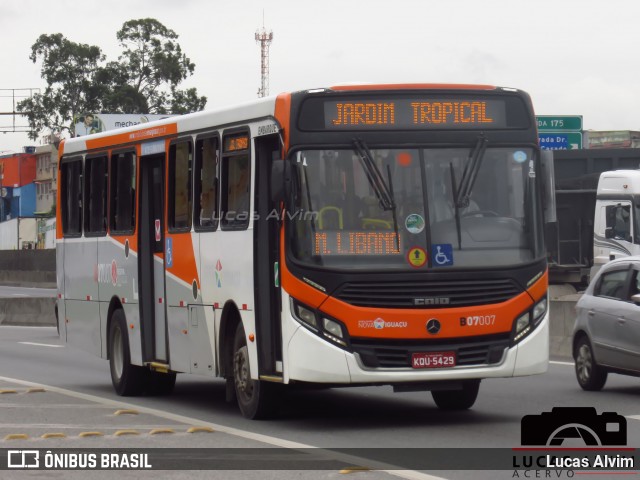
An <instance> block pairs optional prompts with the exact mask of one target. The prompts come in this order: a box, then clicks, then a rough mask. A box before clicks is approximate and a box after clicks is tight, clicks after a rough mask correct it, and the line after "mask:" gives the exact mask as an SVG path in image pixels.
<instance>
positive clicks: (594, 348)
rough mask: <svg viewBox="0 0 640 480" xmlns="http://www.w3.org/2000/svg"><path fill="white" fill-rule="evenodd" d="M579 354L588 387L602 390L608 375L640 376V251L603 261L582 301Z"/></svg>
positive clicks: (576, 339)
mask: <svg viewBox="0 0 640 480" xmlns="http://www.w3.org/2000/svg"><path fill="white" fill-rule="evenodd" d="M576 311H577V315H578V316H577V318H576V323H575V326H574V328H573V358H574V359H575V367H576V377H577V378H578V383H579V384H580V386H581V387H582V388H583V389H584V390H601V389H602V387H604V384H605V382H606V381H607V374H608V373H609V372H612V373H621V374H624V375H639V376H640V256H633V257H624V258H620V259H618V260H613V261H611V262H609V263H607V264H606V265H605V266H603V267H602V268H601V269H600V271H599V272H598V274H597V275H596V276H595V277H594V278H593V279H592V281H591V283H590V284H589V287H588V288H587V290H586V291H585V292H584V295H582V297H581V298H580V300H579V301H578V304H577V305H576Z"/></svg>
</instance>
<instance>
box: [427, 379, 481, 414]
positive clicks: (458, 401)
mask: <svg viewBox="0 0 640 480" xmlns="http://www.w3.org/2000/svg"><path fill="white" fill-rule="evenodd" d="M479 390H480V380H467V381H465V382H464V383H463V384H462V389H461V390H434V391H432V392H431V396H432V397H433V401H434V402H436V405H437V406H438V408H440V409H441V410H467V409H469V408H471V407H472V406H473V404H474V403H476V398H478V391H479Z"/></svg>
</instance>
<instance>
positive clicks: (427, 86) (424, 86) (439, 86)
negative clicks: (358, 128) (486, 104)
mask: <svg viewBox="0 0 640 480" xmlns="http://www.w3.org/2000/svg"><path fill="white" fill-rule="evenodd" d="M496 88H497V87H495V86H493V85H471V84H446V83H407V84H397V85H394V84H388V85H336V86H334V87H331V90H338V91H350V90H362V91H366V90H404V89H406V90H412V89H413V90H445V89H446V90H496Z"/></svg>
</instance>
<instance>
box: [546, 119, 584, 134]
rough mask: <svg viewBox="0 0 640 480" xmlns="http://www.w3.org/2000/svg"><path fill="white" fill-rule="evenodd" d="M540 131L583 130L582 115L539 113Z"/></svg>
mask: <svg viewBox="0 0 640 480" xmlns="http://www.w3.org/2000/svg"><path fill="white" fill-rule="evenodd" d="M536 120H537V121H538V131H541V132H557V131H562V132H567V131H569V132H579V131H581V130H582V115H538V116H536Z"/></svg>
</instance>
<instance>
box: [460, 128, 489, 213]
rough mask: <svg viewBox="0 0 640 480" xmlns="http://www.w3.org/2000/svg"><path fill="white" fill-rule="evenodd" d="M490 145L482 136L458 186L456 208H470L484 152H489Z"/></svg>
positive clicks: (482, 135) (472, 152)
mask: <svg viewBox="0 0 640 480" xmlns="http://www.w3.org/2000/svg"><path fill="white" fill-rule="evenodd" d="M488 143H489V140H487V138H486V137H485V136H484V134H480V136H479V137H478V141H477V142H476V145H475V147H474V148H473V150H472V151H471V154H470V155H469V161H468V162H467V165H466V166H465V167H464V171H463V172H462V178H461V179H460V185H459V186H458V193H457V195H456V196H455V206H456V208H466V207H468V206H469V197H470V195H471V190H473V186H474V185H475V183H476V178H478V172H479V171H480V165H481V164H482V159H483V158H484V152H485V151H486V150H487V144H488Z"/></svg>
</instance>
